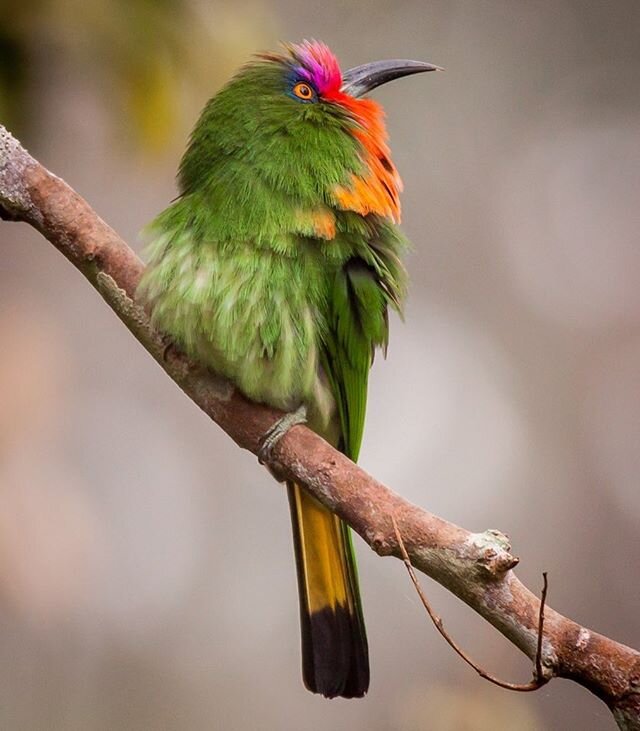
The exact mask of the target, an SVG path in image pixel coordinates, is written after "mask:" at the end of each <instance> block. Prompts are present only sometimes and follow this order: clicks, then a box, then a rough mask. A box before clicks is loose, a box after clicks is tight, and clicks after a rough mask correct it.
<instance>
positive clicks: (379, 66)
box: [342, 58, 444, 97]
mask: <svg viewBox="0 0 640 731" xmlns="http://www.w3.org/2000/svg"><path fill="white" fill-rule="evenodd" d="M425 71H444V69H442V68H440V66H434V65H433V64H432V63H425V62H424V61H409V60H407V59H404V58H398V59H393V60H390V61H373V62H372V63H364V64H362V66H355V67H354V68H352V69H349V70H348V71H345V73H344V74H343V75H342V91H343V92H344V93H345V94H349V95H350V96H355V97H358V96H362V95H363V94H366V93H367V92H369V91H371V90H372V89H375V88H376V87H378V86H381V85H382V84H386V83H387V81H393V80H394V79H400V78H402V77H403V76H410V75H411V74H421V73H424V72H425Z"/></svg>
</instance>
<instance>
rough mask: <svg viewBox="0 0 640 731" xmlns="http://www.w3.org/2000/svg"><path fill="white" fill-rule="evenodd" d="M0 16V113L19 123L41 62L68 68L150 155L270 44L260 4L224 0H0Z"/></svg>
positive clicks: (26, 115)
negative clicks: (97, 92) (87, 80)
mask: <svg viewBox="0 0 640 731" xmlns="http://www.w3.org/2000/svg"><path fill="white" fill-rule="evenodd" d="M0 18H2V23H1V24H0V120H2V121H3V122H4V123H6V124H7V125H9V126H10V127H11V128H12V129H14V130H15V131H16V132H17V133H18V134H20V133H22V132H24V131H25V128H26V126H27V124H28V122H29V120H30V116H31V115H30V112H32V110H31V101H32V97H33V95H34V94H36V93H37V92H38V86H39V84H38V82H39V79H40V78H41V76H42V71H43V69H44V68H45V67H47V66H49V65H51V64H53V65H54V67H55V66H59V67H61V68H63V69H68V68H72V69H74V70H80V71H81V73H82V74H83V75H87V76H88V77H89V78H90V79H91V83H94V84H96V85H98V86H99V88H100V95H101V96H102V97H103V98H104V101H105V106H106V107H107V109H108V110H109V111H110V113H111V115H112V116H113V115H118V120H117V122H118V128H119V129H123V130H124V131H125V132H126V133H127V135H128V136H129V137H130V141H132V142H133V144H135V146H136V147H138V148H142V149H143V150H144V151H146V152H148V153H151V154H157V153H159V152H160V151H162V150H163V149H166V147H167V146H168V144H169V143H170V142H171V141H172V140H173V139H176V137H179V138H180V139H181V138H182V137H183V133H184V127H185V125H190V124H191V123H192V122H193V117H194V115H195V113H197V109H198V108H199V107H200V106H201V105H202V103H203V100H204V98H205V97H207V96H210V95H211V94H212V93H213V92H214V91H215V90H216V88H217V87H218V86H219V85H220V84H221V83H222V82H223V81H224V80H225V79H226V78H228V76H229V75H230V74H231V73H232V72H233V70H234V69H235V68H236V67H237V66H238V64H240V63H242V62H243V61H244V60H245V59H246V58H247V57H248V56H249V55H250V53H252V52H253V51H255V50H256V49H259V48H262V47H267V46H270V45H272V43H273V30H272V27H273V24H272V23H271V22H270V21H269V16H268V13H267V11H266V10H265V9H264V8H263V7H262V6H261V5H259V4H257V3H256V4H252V3H245V4H243V5H242V6H238V5H237V4H235V3H233V2H231V1H230V0H223V1H222V2H215V3H213V11H212V4H211V3H208V4H206V5H202V4H199V3H197V2H195V1H191V0H28V1H27V2H23V3H20V2H16V1H15V0H0ZM123 117H124V120H126V121H123Z"/></svg>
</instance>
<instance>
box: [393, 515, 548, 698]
mask: <svg viewBox="0 0 640 731" xmlns="http://www.w3.org/2000/svg"><path fill="white" fill-rule="evenodd" d="M391 522H392V523H393V530H394V531H395V534H396V539H397V541H398V546H399V547H400V554H401V556H402V560H403V562H404V565H405V566H406V568H407V571H408V573H409V576H410V578H411V581H412V582H413V585H414V587H415V589H416V591H417V592H418V596H419V597H420V600H421V601H422V604H423V606H424V608H425V609H426V610H427V614H428V615H429V617H430V618H431V621H432V622H433V624H434V625H435V627H436V629H437V630H438V632H439V633H440V634H441V635H442V636H443V637H444V639H445V640H446V641H447V643H448V644H449V645H450V646H451V647H452V648H453V649H454V650H455V651H456V652H457V653H458V655H460V657H461V658H462V659H463V660H464V661H465V662H466V663H467V665H470V666H471V667H472V668H473V669H474V670H475V671H476V672H477V673H478V675H480V676H481V677H482V678H484V679H485V680H488V681H489V682H490V683H493V684H494V685H498V686H499V687H500V688H505V689H506V690H514V691H517V692H519V693H528V692H530V691H532V690H538V688H541V687H542V686H543V685H546V683H548V682H549V680H550V679H551V678H548V677H545V676H544V674H543V668H542V638H543V632H544V607H545V603H546V601H547V586H548V584H547V573H546V571H545V572H544V573H543V574H542V578H543V586H542V595H541V598H540V613H539V619H538V644H537V649H536V658H535V668H534V674H533V678H532V680H530V681H529V682H528V683H509V682H507V681H506V680H500V678H497V677H496V676H495V675H492V674H491V673H490V672H488V671H487V670H485V669H484V668H482V667H481V666H480V665H478V663H476V662H475V661H474V660H472V659H471V658H470V657H469V655H467V653H466V652H465V651H464V650H463V649H462V648H461V647H460V645H458V643H457V642H456V641H455V640H454V639H453V637H451V635H450V634H449V633H448V632H447V630H446V629H445V628H444V624H443V622H442V619H441V618H440V617H439V616H438V615H437V614H436V613H435V611H434V609H433V607H432V606H431V604H430V603H429V600H428V599H427V597H426V595H425V593H424V591H423V589H422V587H421V586H420V583H419V582H418V578H417V576H416V574H415V571H414V570H413V566H412V565H411V559H410V558H409V554H408V553H407V549H406V548H405V545H404V541H403V540H402V536H401V535H400V530H399V529H398V523H397V522H396V519H395V516H393V515H392V516H391Z"/></svg>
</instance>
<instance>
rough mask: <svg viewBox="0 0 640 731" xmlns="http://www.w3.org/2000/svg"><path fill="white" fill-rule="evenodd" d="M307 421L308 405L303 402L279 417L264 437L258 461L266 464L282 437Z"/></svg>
mask: <svg viewBox="0 0 640 731" xmlns="http://www.w3.org/2000/svg"><path fill="white" fill-rule="evenodd" d="M306 423H307V407H306V406H305V405H304V404H302V406H299V407H298V408H297V409H296V410H295V411H291V412H290V413H288V414H285V415H284V416H283V417H281V418H280V419H278V421H276V423H275V424H274V425H273V426H272V427H271V428H270V429H268V430H267V432H266V433H265V435H264V436H263V437H262V443H261V444H260V449H259V450H258V462H260V464H265V463H266V462H269V461H270V460H271V455H272V453H273V450H274V447H275V446H276V444H277V443H278V442H279V441H280V440H281V439H282V437H283V436H284V435H285V434H286V433H287V432H288V431H289V429H291V428H292V427H294V426H296V424H306Z"/></svg>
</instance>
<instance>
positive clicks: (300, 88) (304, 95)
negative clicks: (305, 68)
mask: <svg viewBox="0 0 640 731" xmlns="http://www.w3.org/2000/svg"><path fill="white" fill-rule="evenodd" d="M293 93H294V94H295V95H296V96H297V97H298V99H304V101H306V102H308V101H309V100H310V99H313V97H314V91H313V89H312V88H311V87H310V86H309V84H305V83H304V81H300V82H298V83H297V84H296V85H295V86H294V87H293Z"/></svg>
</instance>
